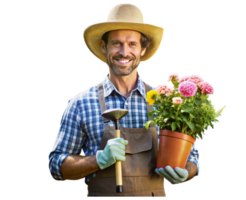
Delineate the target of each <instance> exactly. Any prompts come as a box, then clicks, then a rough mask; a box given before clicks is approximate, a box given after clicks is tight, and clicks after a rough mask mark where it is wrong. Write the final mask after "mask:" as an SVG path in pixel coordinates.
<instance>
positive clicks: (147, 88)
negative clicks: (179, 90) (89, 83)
mask: <svg viewBox="0 0 246 200" xmlns="http://www.w3.org/2000/svg"><path fill="white" fill-rule="evenodd" d="M144 90H145V96H147V92H148V91H150V90H151V87H150V86H149V85H148V84H147V83H145V82H144ZM97 93H98V99H99V103H100V108H101V113H103V112H104V111H105V110H106V104H105V100H104V94H103V84H102V83H99V84H98V85H97ZM146 106H147V112H150V111H152V110H153V106H152V105H149V104H148V103H146ZM148 118H149V117H148ZM148 120H149V119H148ZM102 121H103V123H108V122H109V121H110V120H109V119H106V118H105V117H102Z"/></svg>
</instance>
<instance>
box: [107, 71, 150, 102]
mask: <svg viewBox="0 0 246 200" xmlns="http://www.w3.org/2000/svg"><path fill="white" fill-rule="evenodd" d="M136 90H138V91H139V93H140V94H141V95H142V97H143V98H144V99H146V97H145V89H144V83H143V81H142V80H141V78H140V76H139V75H138V82H137V85H136V86H135V88H134V89H133V90H132V91H133V92H134V91H136ZM113 91H116V92H117V93H119V94H120V92H119V91H118V90H117V89H116V87H115V86H114V84H113V83H112V82H111V81H110V80H109V78H108V75H107V76H106V77H105V79H104V80H103V92H104V98H105V97H107V96H109V95H110V94H111V93H112V92H113ZM121 95H122V94H121Z"/></svg>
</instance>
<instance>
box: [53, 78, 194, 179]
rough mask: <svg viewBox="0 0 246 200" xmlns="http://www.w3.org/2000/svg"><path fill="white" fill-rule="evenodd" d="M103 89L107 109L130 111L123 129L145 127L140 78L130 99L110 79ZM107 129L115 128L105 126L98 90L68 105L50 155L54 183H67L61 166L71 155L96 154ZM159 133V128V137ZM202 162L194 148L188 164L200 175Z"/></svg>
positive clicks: (123, 121) (81, 94)
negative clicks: (196, 169) (55, 181)
mask: <svg viewBox="0 0 246 200" xmlns="http://www.w3.org/2000/svg"><path fill="white" fill-rule="evenodd" d="M103 89H104V97H105V104H106V109H112V108H122V109H127V110H128V114H127V115H126V116H125V117H123V118H122V119H120V120H119V124H120V127H128V128H143V127H144V125H145V123H146V121H147V120H148V115H147V106H146V97H145V91H144V84H143V82H142V80H141V79H140V77H139V76H138V82H137V85H136V87H135V88H134V89H133V90H132V91H131V94H130V96H129V97H128V98H127V99H126V98H125V97H124V96H123V95H122V94H121V93H120V92H119V91H118V90H117V89H116V88H115V86H114V85H113V84H112V83H111V81H110V80H109V78H108V77H106V78H105V79H104V81H103ZM105 125H109V126H114V123H113V122H108V123H107V124H104V123H103V121H102V117H101V109H100V104H99V100H98V94H97V86H94V87H92V88H90V89H89V90H87V91H85V92H82V93H79V94H78V95H77V96H75V97H74V98H73V99H71V100H70V101H69V102H68V106H67V108H66V110H65V112H64V114H63V116H62V119H61V125H60V130H59V133H58V136H57V139H56V142H55V145H54V148H53V151H52V152H51V153H50V155H49V169H50V172H51V174H52V176H53V178H54V179H56V180H63V179H62V175H61V164H62V162H63V161H64V160H65V158H66V157H67V156H68V155H70V154H77V155H79V154H80V153H81V149H83V151H84V153H85V155H86V156H90V155H95V154H96V152H97V150H99V148H100V145H101V140H102V137H103V133H104V128H105ZM158 129H159V128H158V127H157V133H158V132H159V130H158ZM198 158H199V154H198V151H197V150H196V148H195V147H194V145H193V147H192V149H191V152H190V155H189V158H188V161H191V162H193V163H194V164H195V165H196V166H197V168H198V172H199V163H198ZM96 174H97V172H95V173H93V174H91V175H89V176H87V177H86V179H85V181H86V182H89V181H90V180H91V179H92V178H93V177H95V176H96ZM197 174H198V173H197Z"/></svg>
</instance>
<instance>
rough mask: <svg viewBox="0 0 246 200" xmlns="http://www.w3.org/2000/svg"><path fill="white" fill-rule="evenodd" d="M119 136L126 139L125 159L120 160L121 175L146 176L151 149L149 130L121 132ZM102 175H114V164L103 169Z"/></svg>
mask: <svg viewBox="0 0 246 200" xmlns="http://www.w3.org/2000/svg"><path fill="white" fill-rule="evenodd" d="M121 137H122V138H124V139H125V140H128V144H127V145H126V160H125V161H122V162H121V164H122V176H123V177H124V176H125V177H126V176H128V177H129V176H148V175H149V162H150V158H151V151H150V150H151V149H152V135H151V133H150V132H148V131H145V132H140V133H139V132H138V133H132V132H130V133H125V134H124V133H121ZM102 176H103V177H112V176H115V165H112V166H110V167H108V168H106V169H104V170H103V173H102Z"/></svg>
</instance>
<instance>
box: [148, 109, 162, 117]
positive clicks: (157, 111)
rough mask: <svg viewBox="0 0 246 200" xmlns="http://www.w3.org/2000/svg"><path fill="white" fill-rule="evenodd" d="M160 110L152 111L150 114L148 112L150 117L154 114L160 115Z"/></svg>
mask: <svg viewBox="0 0 246 200" xmlns="http://www.w3.org/2000/svg"><path fill="white" fill-rule="evenodd" d="M159 112H160V111H159V110H152V111H150V112H148V116H149V117H151V116H152V115H153V114H154V113H159Z"/></svg>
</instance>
